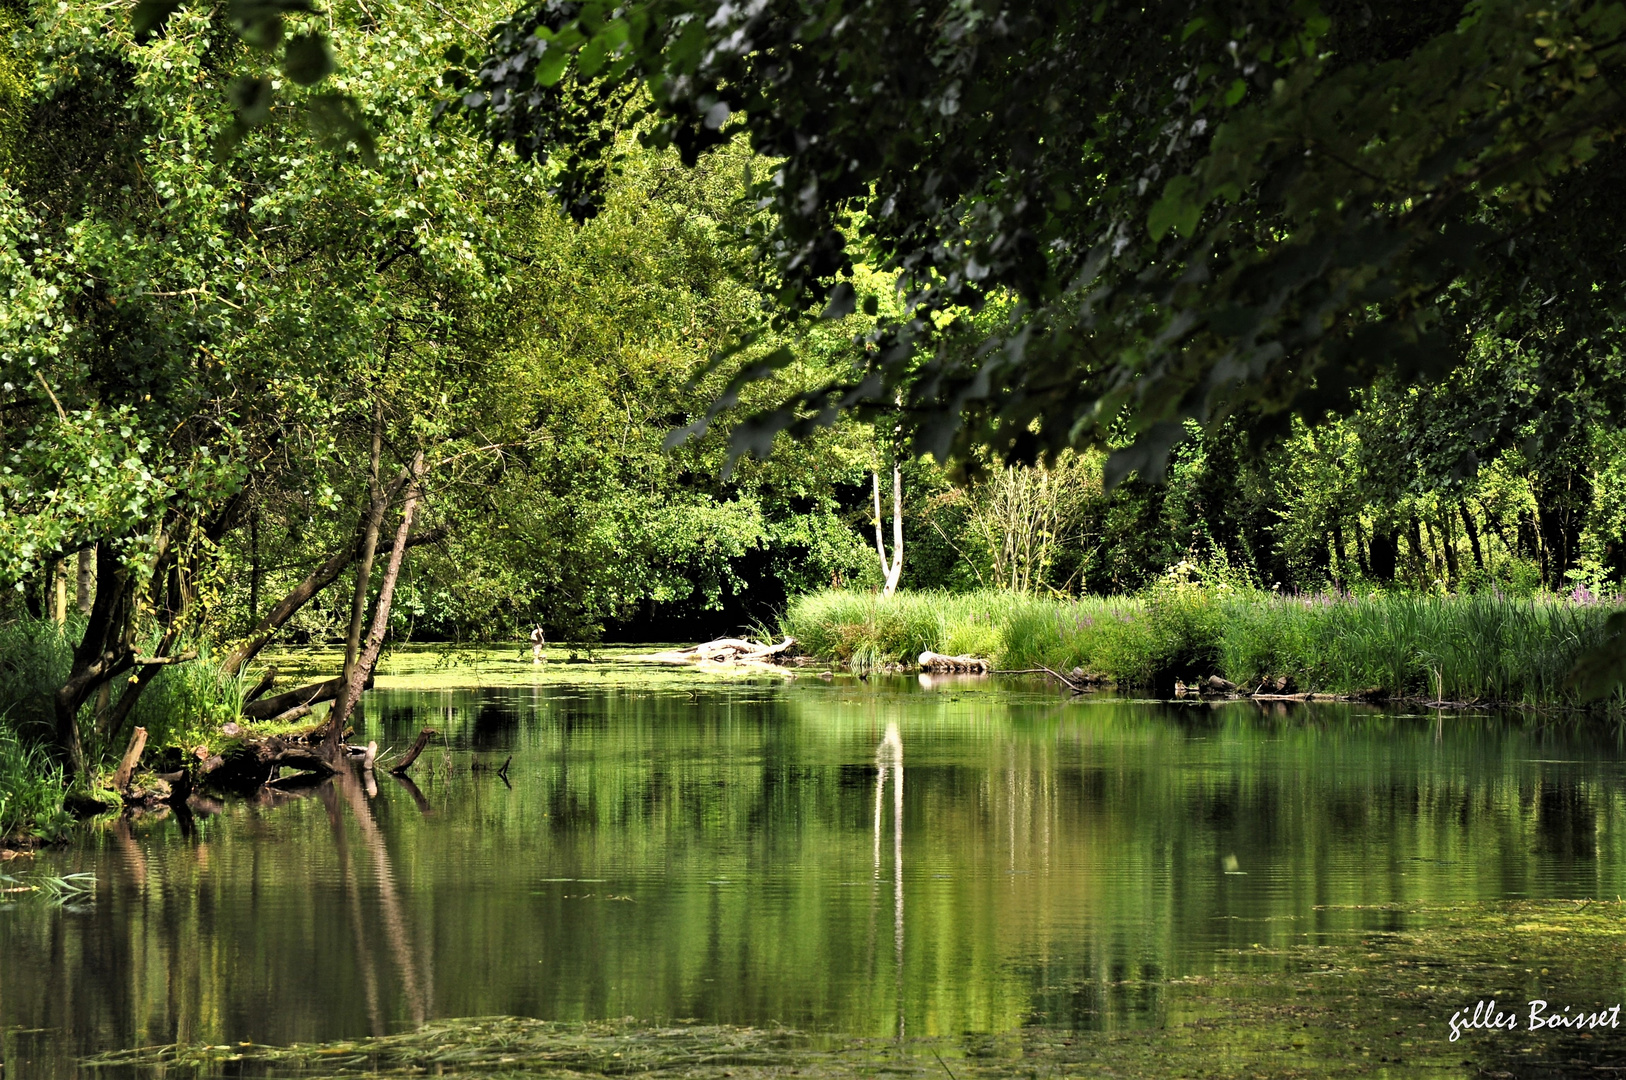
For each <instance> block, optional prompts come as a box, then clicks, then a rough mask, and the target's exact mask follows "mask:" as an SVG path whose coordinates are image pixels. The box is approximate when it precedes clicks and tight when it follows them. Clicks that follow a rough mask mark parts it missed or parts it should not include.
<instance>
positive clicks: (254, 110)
mask: <svg viewBox="0 0 1626 1080" xmlns="http://www.w3.org/2000/svg"><path fill="white" fill-rule="evenodd" d="M226 96H227V97H228V98H229V99H230V100H231V103H232V104H233V105H235V106H236V107H237V118H238V119H239V120H241V121H242V122H243V123H244V124H247V125H248V126H250V127H253V126H254V125H255V124H263V123H264V122H265V119H266V117H268V116H270V115H271V99H272V97H273V96H274V91H273V90H272V89H271V80H270V79H267V78H266V77H265V76H263V75H243V76H241V77H239V78H237V79H235V80H233V81H232V84H231V88H230V89H229V90H227V91H226Z"/></svg>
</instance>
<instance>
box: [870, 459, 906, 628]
mask: <svg viewBox="0 0 1626 1080" xmlns="http://www.w3.org/2000/svg"><path fill="white" fill-rule="evenodd" d="M870 478H871V479H872V480H873V481H874V490H875V553H876V554H877V555H879V556H880V557H881V576H882V578H884V579H885V581H886V585H885V587H884V588H883V589H882V590H881V595H882V596H891V595H892V594H893V593H895V592H897V591H898V580H899V579H900V578H902V577H903V472H902V471H901V470H900V469H899V468H898V466H896V465H893V466H892V558H891V559H888V558H887V557H886V533H885V530H884V529H883V528H882V522H881V473H880V471H879V470H874V471H872V472H871V473H870Z"/></svg>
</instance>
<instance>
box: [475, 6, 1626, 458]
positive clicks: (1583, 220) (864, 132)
mask: <svg viewBox="0 0 1626 1080" xmlns="http://www.w3.org/2000/svg"><path fill="white" fill-rule="evenodd" d="M454 78H456V79H459V80H460V92H459V96H458V97H457V99H456V101H455V105H454V107H455V108H457V109H460V110H463V111H466V112H468V113H471V114H473V115H474V116H475V117H476V118H477V119H478V120H479V121H480V122H481V123H482V124H483V125H484V126H485V128H486V130H487V132H488V134H489V136H490V137H491V138H493V139H495V140H496V141H498V142H500V143H504V144H508V145H512V146H513V147H514V148H516V149H517V150H518V151H519V152H520V153H521V154H522V155H525V156H529V157H534V158H536V159H540V160H543V161H545V162H546V163H547V164H548V168H549V170H550V171H551V173H552V174H553V175H554V176H555V178H556V183H557V188H558V191H559V194H560V197H561V198H562V199H563V200H564V201H565V202H566V203H567V204H568V205H570V206H571V207H573V208H574V209H575V210H576V212H578V213H591V212H592V209H593V206H594V202H595V199H596V193H597V191H598V190H599V188H600V186H601V180H602V176H603V175H604V173H605V172H606V170H608V169H613V168H614V164H615V163H614V160H613V155H611V154H609V153H608V152H607V151H608V148H609V147H610V146H611V143H610V141H609V139H608V137H607V132H611V131H614V130H615V129H617V128H620V127H625V126H637V127H638V128H639V129H640V130H641V131H643V133H644V135H643V137H644V138H645V139H646V140H648V141H650V142H652V143H655V144H662V145H665V144H670V145H675V146H677V147H678V148H680V149H681V150H682V152H683V154H684V155H685V156H686V157H687V158H689V159H691V160H692V159H693V157H694V156H695V155H696V154H698V153H700V152H701V151H702V150H704V149H705V148H706V147H708V146H711V145H713V144H715V143H717V142H719V141H720V140H724V139H728V138H731V137H734V136H735V135H736V134H737V133H739V132H744V133H746V134H747V135H748V137H749V139H750V141H751V144H752V146H753V147H754V148H755V150H756V151H757V152H758V153H759V154H760V155H762V156H763V158H764V159H766V160H768V161H770V162H771V165H770V166H769V167H767V168H765V169H764V170H763V172H762V174H761V175H760V176H759V177H758V178H757V179H756V182H755V185H754V190H753V196H754V197H755V199H756V200H758V202H759V203H760V205H762V206H763V207H764V208H767V209H769V210H771V211H772V213H771V215H770V221H771V224H770V225H769V226H768V227H767V228H766V229H765V230H764V231H763V232H762V233H761V235H759V236H758V237H757V239H758V242H759V244H760V250H761V251H762V253H763V254H764V256H765V257H767V258H769V259H771V260H772V263H773V266H774V270H775V272H776V275H777V276H776V281H775V289H776V292H777V296H776V297H775V299H776V300H777V310H778V311H779V312H780V315H781V317H782V318H784V319H793V318H795V317H797V316H800V315H806V314H814V313H824V314H828V315H845V314H848V313H849V312H850V311H851V310H852V304H853V303H854V297H855V293H854V291H853V289H852V288H851V287H850V284H849V275H850V274H851V272H852V270H853V268H854V267H855V265H862V266H865V267H868V268H871V269H875V270H880V271H884V272H891V273H895V274H896V275H897V281H898V287H899V289H900V291H901V295H902V298H903V300H904V305H903V309H902V314H901V315H898V316H893V317H888V316H885V315H884V314H881V315H877V317H876V318H874V319H873V321H872V323H871V325H870V327H869V329H868V332H867V344H868V346H869V347H868V348H867V349H866V350H865V351H864V352H863V353H862V356H863V358H864V359H863V360H862V361H861V362H860V363H858V364H857V365H855V366H854V367H853V368H852V369H851V370H849V371H847V372H845V373H843V374H841V375H840V376H838V377H836V378H834V379H832V380H831V381H830V382H828V383H827V384H825V385H822V386H819V387H816V388H814V389H812V390H810V391H805V392H798V393H795V394H787V395H785V396H784V397H783V398H782V399H781V400H780V401H779V403H778V404H777V405H776V406H775V407H773V408H769V409H766V410H761V411H759V412H758V413H757V414H756V415H755V417H754V419H752V420H751V421H750V422H748V423H746V424H743V425H740V426H739V427H737V428H736V429H735V433H734V439H735V449H736V451H738V452H742V453H761V452H765V451H766V450H767V448H768V447H769V445H770V444H771V442H772V439H773V437H774V436H775V434H776V433H779V432H782V431H790V432H792V433H798V432H805V431H808V430H810V429H811V428H813V427H815V426H817V425H820V424H823V423H827V422H829V421H830V419H831V418H832V417H834V416H836V415H838V414H841V413H846V412H854V411H856V412H859V413H863V412H865V411H866V410H884V409H890V408H895V407H899V406H901V411H902V413H903V415H904V417H905V418H906V424H907V426H908V429H909V432H910V434H911V437H912V439H913V443H914V446H915V448H916V449H917V450H919V451H923V452H930V453H933V454H935V455H938V456H939V457H946V456H951V455H958V454H962V453H964V452H965V451H967V450H969V449H972V448H975V447H981V448H983V449H985V450H990V449H991V450H993V451H995V452H997V453H998V454H1001V455H1003V456H1005V457H1006V458H1008V459H1015V460H1023V459H1032V458H1034V457H1037V456H1042V455H1048V454H1054V453H1056V452H1058V451H1060V450H1061V449H1062V448H1065V447H1079V446H1083V445H1087V444H1092V443H1093V444H1107V445H1110V446H1111V447H1112V451H1113V452H1112V454H1111V457H1110V459H1109V463H1108V479H1109V481H1115V480H1117V479H1119V478H1122V477H1124V476H1126V475H1128V474H1129V473H1131V472H1139V473H1141V474H1143V475H1155V474H1157V473H1159V472H1161V471H1162V468H1163V463H1164V462H1165V460H1166V457H1167V454H1168V451H1169V449H1170V448H1171V446H1172V445H1173V444H1174V443H1175V442H1177V441H1178V440H1179V439H1181V438H1182V437H1183V433H1184V432H1185V431H1186V430H1187V429H1186V424H1187V423H1189V422H1192V421H1195V422H1197V423H1198V424H1201V425H1208V426H1214V425H1218V424H1219V423H1221V422H1223V421H1225V420H1226V419H1227V418H1228V417H1232V416H1236V415H1239V414H1240V415H1242V416H1243V417H1245V418H1246V421H1247V423H1248V424H1249V425H1250V427H1251V429H1252V430H1253V431H1255V432H1257V433H1258V434H1259V435H1260V436H1262V437H1268V436H1269V435H1270V434H1271V433H1273V432H1280V431H1282V430H1284V429H1285V427H1286V425H1287V424H1288V422H1289V421H1290V419H1291V417H1293V416H1294V415H1301V416H1304V417H1306V418H1308V419H1311V420H1315V419H1319V418H1321V417H1324V416H1326V415H1328V414H1329V413H1334V414H1336V413H1339V412H1346V411H1348V410H1350V409H1351V408H1352V407H1353V402H1354V394H1355V392H1357V391H1358V390H1360V389H1361V388H1364V387H1366V386H1368V385H1370V384H1371V383H1372V382H1373V381H1374V380H1375V379H1377V378H1379V377H1380V376H1385V375H1387V376H1389V377H1391V378H1392V379H1394V380H1397V381H1398V382H1399V383H1401V384H1405V383H1408V382H1415V381H1419V380H1427V379H1430V378H1435V377H1438V376H1440V375H1442V374H1443V373H1445V372H1447V371H1449V370H1450V369H1452V368H1453V367H1454V366H1455V365H1456V364H1457V363H1458V362H1459V361H1460V360H1461V359H1462V358H1463V357H1464V356H1465V355H1466V354H1467V352H1468V350H1469V348H1470V347H1471V346H1472V344H1473V343H1474V342H1475V341H1476V340H1478V339H1481V338H1483V337H1484V336H1486V335H1495V336H1499V337H1503V338H1508V339H1518V340H1520V341H1521V342H1522V347H1523V348H1524V349H1525V350H1527V351H1528V350H1529V349H1531V348H1532V346H1534V347H1535V348H1537V349H1538V350H1539V351H1540V352H1541V354H1542V357H1543V359H1542V362H1541V364H1540V372H1541V377H1542V378H1544V379H1548V380H1551V381H1552V382H1554V383H1555V384H1558V385H1563V384H1566V383H1569V382H1573V381H1574V379H1575V378H1577V377H1580V376H1578V375H1577V372H1583V371H1585V370H1587V369H1589V366H1590V365H1592V364H1593V363H1594V362H1595V361H1596V359H1597V358H1598V357H1599V356H1601V355H1604V354H1608V353H1610V352H1612V351H1613V350H1614V349H1615V348H1617V337H1618V326H1619V320H1620V315H1621V310H1622V296H1623V295H1626V294H1623V292H1622V289H1621V287H1620V286H1621V284H1622V280H1621V279H1622V276H1623V271H1626V260H1623V259H1622V249H1621V242H1620V240H1619V237H1620V236H1621V235H1623V232H1622V229H1621V225H1622V222H1621V218H1622V216H1623V215H1626V197H1623V196H1626V190H1623V186H1626V180H1623V179H1622V175H1623V173H1622V169H1621V167H1620V166H1621V164H1622V161H1623V159H1626V151H1623V150H1622V148H1621V146H1620V145H1619V142H1618V139H1617V136H1618V135H1620V134H1621V132H1622V129H1623V124H1626V5H1622V4H1619V3H1606V2H1601V0H1555V2H1542V3H1533V2H1526V0H1471V2H1467V3H1462V2H1453V0H1319V2H1318V0H1294V2H1283V0H1241V2H1234V3H1224V4H1220V3H1208V2H1203V0H1185V2H1180V0H1175V2H1170V3H1157V4H1147V3H1140V2H1125V0H906V2H900V3H883V2H878V0H740V2H734V0H724V2H715V0H580V2H577V0H546V2H544V3H540V4H531V5H527V6H525V7H523V8H521V9H520V10H518V11H517V12H516V13H515V14H514V15H513V16H512V17H511V18H510V19H508V20H507V21H506V22H503V23H501V24H499V25H498V26H496V27H495V29H494V30H493V32H492V35H491V37H490V40H489V44H488V49H487V52H486V54H485V55H484V56H483V57H482V58H479V59H478V61H477V62H475V63H472V64H470V65H468V66H467V69H466V70H465V71H463V72H462V73H461V74H460V75H455V76H454ZM871 313H872V314H874V312H873V311H872V312H871ZM783 359H785V357H784V355H783V354H780V355H778V356H773V355H770V356H769V357H767V358H766V359H762V358H758V359H756V360H755V361H754V362H752V363H750V364H742V365H738V370H737V380H736V383H737V385H743V383H744V382H746V381H749V380H753V379H759V378H762V377H763V376H765V375H767V374H769V373H770V372H771V371H772V370H773V367H774V365H775V364H776V363H778V362H780V361H782V360H783ZM720 362H721V361H720ZM732 400H733V399H732V398H731V397H729V396H725V398H724V399H723V400H722V401H720V402H719V404H720V405H723V404H728V403H730V402H731V401H732ZM707 422H708V418H707V417H705V416H701V417H699V418H698V419H696V420H695V422H694V424H693V425H692V428H691V429H698V428H699V427H702V426H704V425H705V424H706V423H707ZM1504 434H1505V433H1504V432H1501V431H1498V430H1496V425H1493V424H1491V425H1484V426H1483V428H1482V430H1480V431H1478V432H1476V438H1477V439H1478V440H1479V441H1481V442H1482V443H1483V444H1485V448H1486V449H1489V448H1490V447H1491V445H1492V444H1494V443H1495V441H1496V440H1497V439H1498V438H1501V437H1504ZM1472 453H1473V451H1472V448H1469V450H1468V452H1467V454H1466V458H1468V459H1470V460H1468V461H1467V463H1468V465H1469V466H1470V467H1471V464H1472V462H1471V457H1472Z"/></svg>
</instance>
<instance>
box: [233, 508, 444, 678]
mask: <svg viewBox="0 0 1626 1080" xmlns="http://www.w3.org/2000/svg"><path fill="white" fill-rule="evenodd" d="M445 538H446V530H445V529H428V530H425V531H424V532H422V533H419V534H418V535H417V536H412V537H408V538H407V547H417V546H418V545H419V544H435V543H439V542H440V541H441V540H444V539H445ZM389 543H390V544H393V542H389ZM379 550H380V551H389V550H391V548H390V546H385V547H382V548H380V549H379ZM358 551H359V544H352V545H351V546H349V547H347V548H345V549H344V550H342V551H336V552H334V553H333V554H332V555H329V556H328V558H327V560H326V561H325V562H323V563H322V565H320V566H318V567H317V568H316V569H315V570H312V571H311V572H310V573H309V574H307V575H306V577H305V579H304V580H303V581H301V582H300V583H299V584H298V585H295V586H294V587H293V588H292V589H291V590H289V592H288V595H287V596H284V597H283V598H282V599H281V600H278V601H277V603H276V606H275V607H273V608H272V609H271V610H270V611H268V612H267V613H266V615H265V618H263V619H261V620H260V621H259V624H258V625H256V626H255V627H254V630H253V632H252V633H251V634H250V635H249V636H248V638H247V639H246V640H244V641H243V642H242V643H241V644H239V645H237V646H236V647H234V648H233V649H232V650H231V651H230V652H228V653H227V654H226V658H225V659H224V660H222V661H221V664H220V669H221V670H222V671H224V672H225V673H226V674H228V675H236V674H237V673H238V672H240V671H242V670H243V665H245V664H247V663H248V662H249V661H250V660H252V659H254V657H256V656H257V655H259V652H260V650H261V649H263V648H265V647H266V645H267V644H269V643H270V641H271V639H272V638H273V637H275V636H276V633H277V631H278V630H280V629H282V627H283V625H284V624H286V623H287V622H288V620H289V619H291V618H293V617H294V616H295V615H296V614H298V612H299V610H300V609H301V608H303V607H304V606H305V605H306V604H307V603H309V602H310V601H311V599H312V598H314V597H315V596H316V595H317V594H318V593H320V592H321V591H322V590H323V589H325V588H327V587H328V586H329V585H331V584H333V583H334V582H335V581H337V580H338V579H339V575H340V574H342V573H344V568H345V567H347V566H349V565H350V564H351V563H352V562H354V561H355V559H356V555H357V552H358ZM324 700H326V699H324Z"/></svg>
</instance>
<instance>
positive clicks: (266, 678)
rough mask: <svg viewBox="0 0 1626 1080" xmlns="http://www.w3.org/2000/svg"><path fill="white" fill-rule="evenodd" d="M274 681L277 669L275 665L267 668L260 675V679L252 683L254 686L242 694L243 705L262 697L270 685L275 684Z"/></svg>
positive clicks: (250, 703)
mask: <svg viewBox="0 0 1626 1080" xmlns="http://www.w3.org/2000/svg"><path fill="white" fill-rule="evenodd" d="M276 681H277V669H276V668H275V667H271V668H267V669H266V672H265V674H264V675H261V676H260V681H259V682H257V683H255V684H254V688H253V689H252V690H250V691H249V692H248V693H246V694H244V695H243V704H244V706H248V705H252V704H253V703H254V702H256V701H258V700H260V699H261V698H262V697H264V696H265V695H266V694H267V693H268V692H269V691H270V689H271V687H272V686H274V685H275V684H276Z"/></svg>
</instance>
